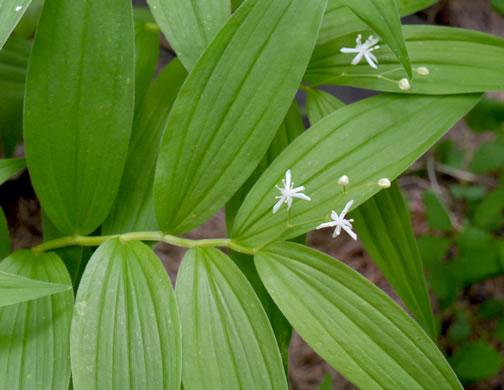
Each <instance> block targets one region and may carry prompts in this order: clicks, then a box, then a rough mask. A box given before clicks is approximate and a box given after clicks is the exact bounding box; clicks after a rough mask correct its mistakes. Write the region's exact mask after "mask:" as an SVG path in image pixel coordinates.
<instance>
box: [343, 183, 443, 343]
mask: <svg viewBox="0 0 504 390" xmlns="http://www.w3.org/2000/svg"><path fill="white" fill-rule="evenodd" d="M352 218H354V219H355V225H354V226H355V230H356V232H357V234H358V236H359V239H360V240H361V242H362V244H363V245H364V248H366V250H367V251H368V253H369V254H370V255H371V258H372V259H373V260H374V261H375V263H376V264H377V265H378V268H380V270H381V271H382V272H383V274H384V275H385V277H386V278H387V280H388V281H389V283H390V284H391V286H392V287H393V288H394V290H395V291H396V292H397V294H398V295H399V297H400V298H401V300H402V301H403V302H404V304H405V305H406V307H407V308H408V309H409V311H410V312H411V313H412V314H413V315H414V316H415V318H416V319H417V321H418V323H419V324H420V325H421V326H422V327H423V328H424V329H425V331H426V332H427V333H428V334H429V335H430V336H431V337H432V338H434V337H435V329H434V316H433V314H432V307H431V302H430V297H429V292H428V291H427V284H426V282H425V276H424V273H423V267H422V259H421V257H420V252H419V250H418V247H417V244H416V240H415V234H414V233H413V228H412V226H411V221H410V216H409V213H408V210H407V208H406V204H405V202H404V199H403V196H402V193H401V190H400V188H399V186H398V185H397V183H396V182H394V183H393V184H392V187H391V188H389V189H387V190H383V191H380V192H379V193H378V194H376V195H375V196H374V197H372V198H371V199H369V200H368V201H367V202H366V203H364V204H362V205H361V206H360V207H359V208H357V209H356V210H355V211H354V212H353V213H352Z"/></svg>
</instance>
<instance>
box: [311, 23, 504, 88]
mask: <svg viewBox="0 0 504 390" xmlns="http://www.w3.org/2000/svg"><path fill="white" fill-rule="evenodd" d="M403 31H404V37H405V38H406V46H407V48H408V53H409V56H410V58H411V63H412V64H413V68H414V69H417V68H418V67H422V66H425V67H427V68H428V70H429V75H428V76H422V75H420V74H418V73H417V72H413V79H412V80H411V81H410V84H411V88H410V89H408V90H406V91H401V90H400V89H399V88H398V85H397V83H396V82H390V81H388V80H387V78H389V79H392V80H395V81H398V80H400V79H401V78H403V77H405V76H406V73H405V72H404V70H403V69H402V68H401V65H400V64H399V62H398V61H397V60H396V58H395V55H394V54H393V53H392V51H391V50H390V49H389V48H388V47H387V46H386V45H381V48H380V49H379V50H376V51H374V52H373V54H374V55H376V57H377V58H378V70H374V69H372V68H371V67H370V66H369V65H368V64H367V63H366V61H361V63H360V64H359V65H356V66H350V62H351V60H352V58H353V57H352V55H351V54H344V53H341V52H340V49H341V48H343V47H354V46H355V36H356V34H357V33H353V34H349V35H346V36H344V37H341V38H338V39H333V40H332V41H329V42H327V43H325V44H323V45H321V46H318V47H317V48H316V49H315V52H314V53H313V57H312V60H311V63H310V66H309V68H308V70H307V72H306V76H305V78H304V81H306V82H308V83H310V84H315V85H319V84H336V85H350V86H354V87H359V88H366V89H374V90H378V91H390V92H403V93H413V94H417V93H421V94H456V93H469V92H483V91H495V90H501V89H504V73H503V72H502V71H501V70H502V68H503V67H504V40H503V39H501V38H498V37H495V36H492V35H488V34H484V33H480V32H476V31H470V30H462V29H457V28H450V27H437V26H405V27H403ZM361 33H362V34H363V37H366V36H367V34H370V32H369V31H363V32H361ZM382 38H383V37H382ZM489 58H492V60H491V61H489V60H488V59H489ZM343 73H344V74H343ZM379 75H382V76H379Z"/></svg>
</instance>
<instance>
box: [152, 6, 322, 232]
mask: <svg viewBox="0 0 504 390" xmlns="http://www.w3.org/2000/svg"><path fill="white" fill-rule="evenodd" d="M325 5H326V0H313V1H310V2H309V3H307V2H306V1H305V0H292V1H289V2H287V1H280V2H270V1H269V0H248V1H247V2H245V3H244V4H243V5H242V6H241V7H240V8H239V9H238V11H236V13H235V14H234V15H233V16H232V17H231V19H230V20H229V21H228V22H227V23H226V25H225V26H224V27H223V28H222V29H221V30H220V31H219V33H218V34H217V36H216V38H215V39H214V40H213V41H212V43H211V44H210V46H209V47H208V49H207V50H206V51H205V52H204V54H203V55H202V57H201V58H200V60H199V62H198V64H197V65H196V66H195V68H194V70H193V71H192V72H191V74H190V75H189V77H188V78H187V81H186V82H185V84H184V86H183V87H182V90H181V91H180V94H179V97H178V98H177V100H176V102H175V104H174V107H173V110H172V113H171V114H170V117H169V119H168V124H167V127H166V131H165V136H164V138H163V143H162V145H161V151H160V154H159V160H158V165H157V170H156V177H155V188H154V207H155V210H156V217H157V220H158V223H159V227H160V228H161V229H162V230H163V231H167V232H170V233H173V234H182V233H185V232H187V231H190V230H191V229H193V228H194V227H196V226H198V225H200V224H201V223H203V222H204V221H205V220H206V219H208V218H209V217H211V216H212V215H213V214H215V213H216V212H217V210H219V208H221V207H222V206H223V205H225V203H226V202H227V201H228V200H229V199H230V198H231V197H232V196H233V194H234V193H235V192H236V191H237V190H238V189H239V188H240V186H241V185H242V184H243V183H244V182H245V180H246V179H247V178H248V177H249V176H250V175H251V174H252V172H253V170H254V169H255V168H256V166H257V165H258V164H259V162H260V160H261V159H262V157H263V155H264V153H265V152H266V150H267V149H268V146H269V144H270V143H271V141H272V140H273V138H274V136H275V134H276V132H277V130H278V128H279V127H280V124H281V122H282V120H283V118H284V117H285V115H286V113H287V111H288V109H289V106H290V104H291V102H292V100H293V99H294V96H295V93H296V90H297V88H298V86H299V82H300V80H301V77H302V75H303V73H304V71H305V69H306V65H307V63H308V61H309V57H310V55H311V52H312V50H313V45H314V43H315V39H316V36H317V32H318V29H319V27H320V22H321V19H322V14H323V11H324V8H325ZM292 26H296V28H295V29H293V28H292ZM237 61H238V62H237ZM216 156H218V157H219V158H216Z"/></svg>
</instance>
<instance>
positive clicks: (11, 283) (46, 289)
mask: <svg viewBox="0 0 504 390" xmlns="http://www.w3.org/2000/svg"><path fill="white" fill-rule="evenodd" d="M35 261H36V260H35ZM71 289H72V286H71V285H65V284H57V283H48V282H44V281H41V280H34V279H30V278H26V277H24V276H19V275H17V274H12V273H8V272H2V271H0V307H1V306H7V305H14V304H16V303H21V302H26V301H31V300H33V299H38V298H41V297H46V296H48V295H52V294H57V293H60V292H63V291H68V290H71Z"/></svg>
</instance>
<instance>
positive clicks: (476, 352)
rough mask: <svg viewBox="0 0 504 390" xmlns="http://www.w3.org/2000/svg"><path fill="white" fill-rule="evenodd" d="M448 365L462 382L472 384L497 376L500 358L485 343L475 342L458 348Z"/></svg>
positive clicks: (500, 365)
mask: <svg viewBox="0 0 504 390" xmlns="http://www.w3.org/2000/svg"><path fill="white" fill-rule="evenodd" d="M450 363H451V365H452V367H453V369H454V370H455V372H456V373H457V376H458V377H459V378H460V380H461V381H462V382H464V383H473V382H477V381H480V380H482V379H486V378H490V377H492V376H494V375H497V374H498V373H499V371H500V370H501V368H502V357H501V356H500V354H499V352H497V351H496V350H495V349H493V348H492V347H491V346H490V345H489V344H487V343H486V342H484V341H475V342H472V343H469V344H465V345H464V346H462V347H461V348H459V349H458V350H457V351H456V352H455V354H454V355H453V356H452V357H451V358H450Z"/></svg>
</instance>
